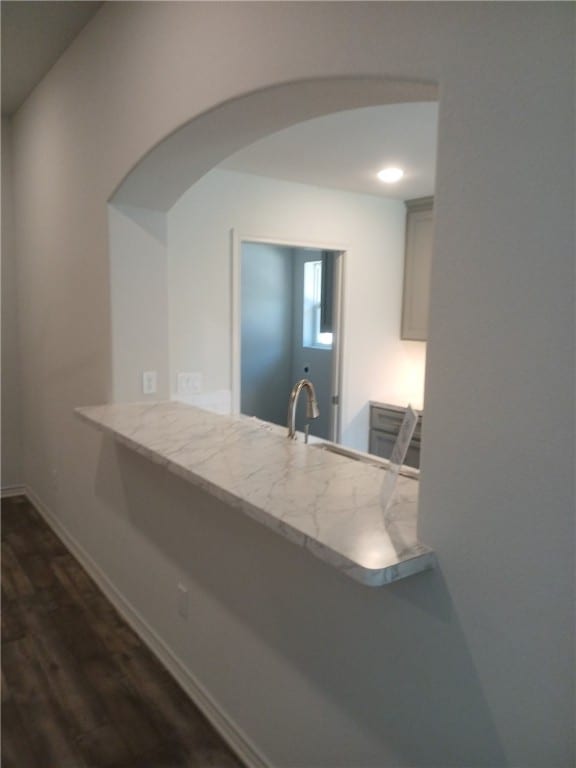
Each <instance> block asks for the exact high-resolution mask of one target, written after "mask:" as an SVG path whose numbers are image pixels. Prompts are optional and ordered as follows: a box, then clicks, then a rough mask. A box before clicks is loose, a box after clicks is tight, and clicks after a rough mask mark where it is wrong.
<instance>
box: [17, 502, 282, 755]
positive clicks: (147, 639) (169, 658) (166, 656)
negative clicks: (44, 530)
mask: <svg viewBox="0 0 576 768" xmlns="http://www.w3.org/2000/svg"><path fill="white" fill-rule="evenodd" d="M20 492H21V493H23V494H24V495H26V496H27V497H28V498H29V499H30V501H31V502H32V504H33V505H34V506H35V507H36V509H37V510H38V512H39V513H40V514H41V515H42V517H43V518H44V520H45V521H46V523H47V524H48V525H49V526H50V527H51V528H52V529H53V530H54V532H55V533H56V534H58V536H59V537H60V538H61V539H62V541H63V542H64V543H65V544H66V546H67V547H68V549H69V550H70V551H71V552H72V554H73V555H74V557H76V558H77V559H78V560H79V562H80V563H81V564H82V566H83V567H84V568H85V569H86V570H87V571H88V573H89V574H90V576H91V577H92V578H93V579H94V581H95V582H96V584H97V585H98V586H99V587H100V589H101V590H102V592H104V594H105V595H106V597H107V598H108V600H110V602H111V603H112V605H113V606H114V607H115V608H116V610H117V611H118V612H119V613H120V615H121V616H122V617H123V618H124V619H125V621H126V622H127V623H128V624H129V625H130V626H131V627H132V629H133V630H134V632H136V634H137V635H138V637H139V638H140V639H141V640H142V642H143V643H145V644H146V646H147V647H148V648H149V649H150V650H151V651H152V653H153V654H154V655H155V656H156V658H157V659H158V660H159V662H160V663H161V664H162V665H163V666H164V667H165V668H166V669H167V670H168V672H170V674H171V675H172V677H173V678H174V679H175V680H176V682H177V683H178V685H180V687H181V688H183V689H184V691H185V692H186V693H187V694H188V696H189V697H190V698H191V699H192V701H193V702H194V703H195V704H196V706H197V707H198V708H199V709H200V710H201V711H202V712H203V713H204V715H205V716H206V718H207V719H208V720H209V721H210V723H211V724H212V725H213V726H214V728H215V729H216V730H217V731H218V733H219V734H220V735H221V736H222V738H223V739H224V741H225V742H226V743H227V744H228V745H229V747H230V748H231V749H232V750H233V751H234V752H235V753H236V754H237V755H238V757H239V758H240V760H241V761H242V762H243V763H244V764H245V765H246V767H247V768H271V766H270V763H269V762H268V761H267V760H266V759H265V758H264V756H263V755H262V754H261V753H260V752H259V750H258V749H257V748H256V747H255V746H254V744H252V743H251V741H250V740H249V739H248V738H247V736H246V735H245V734H244V733H243V732H242V730H241V729H240V728H239V727H238V726H237V725H236V724H235V723H234V722H233V721H232V720H231V719H230V717H229V716H228V715H227V714H226V713H225V712H223V711H222V709H221V708H220V707H219V706H218V704H217V703H216V702H215V701H214V699H213V698H212V696H211V695H210V694H209V693H208V691H207V690H206V689H205V688H204V686H203V685H202V684H201V683H200V682H199V681H198V680H197V679H196V678H195V677H194V675H193V674H192V673H191V672H190V671H189V670H188V669H187V668H186V667H185V666H184V664H183V663H182V662H181V661H180V659H179V658H178V657H177V656H176V655H175V654H174V653H173V652H172V651H171V649H170V648H169V647H168V646H167V645H166V643H165V642H164V641H163V640H162V638H160V637H159V636H158V634H157V633H156V632H155V630H154V629H152V627H151V626H150V625H149V624H148V623H147V621H146V620H145V619H144V618H143V617H142V616H141V615H140V613H139V612H138V611H137V610H136V609H135V608H134V607H133V606H132V605H131V603H130V602H129V601H128V600H126V598H125V597H124V596H123V595H122V594H121V593H120V592H119V591H118V590H117V589H116V587H115V586H114V584H112V582H111V581H110V580H109V579H108V577H107V576H106V574H105V573H104V572H103V571H102V570H101V568H100V567H99V566H98V564H97V563H96V562H95V561H94V560H93V559H92V557H91V556H90V555H89V554H88V553H87V552H86V550H85V549H84V548H83V547H82V545H81V544H79V543H78V541H77V540H76V539H75V538H74V537H73V536H72V535H71V534H70V533H69V532H68V531H67V529H66V528H65V527H64V526H63V525H62V523H61V522H60V521H59V520H58V519H57V518H56V517H55V516H54V514H53V513H52V512H51V511H50V510H49V509H48V507H46V506H45V505H44V504H43V503H42V502H41V501H40V499H39V498H38V496H37V495H36V493H34V491H33V490H32V489H31V488H29V487H26V488H23V489H21V491H20ZM13 495H15V494H13Z"/></svg>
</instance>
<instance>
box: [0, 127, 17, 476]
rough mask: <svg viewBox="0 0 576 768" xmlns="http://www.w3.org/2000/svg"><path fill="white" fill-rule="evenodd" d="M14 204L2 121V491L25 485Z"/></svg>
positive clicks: (8, 135)
mask: <svg viewBox="0 0 576 768" xmlns="http://www.w3.org/2000/svg"><path fill="white" fill-rule="evenodd" d="M13 217H14V211H13V204H12V126H11V122H10V120H9V119H8V118H5V117H3V118H2V470H1V482H2V489H3V490H8V489H10V488H18V487H19V486H21V485H22V466H21V445H20V440H21V433H20V361H19V348H18V296H17V290H18V288H17V274H16V268H17V260H16V248H15V246H16V244H15V241H14V218H13Z"/></svg>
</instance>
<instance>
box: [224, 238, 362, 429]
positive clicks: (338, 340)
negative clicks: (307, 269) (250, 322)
mask: <svg viewBox="0 0 576 768" xmlns="http://www.w3.org/2000/svg"><path fill="white" fill-rule="evenodd" d="M230 241H231V258H232V269H231V275H232V285H231V294H232V299H231V317H230V321H231V328H230V338H231V344H230V350H231V365H230V371H231V381H230V389H231V392H232V413H233V414H234V415H238V414H240V388H241V375H242V343H241V340H242V246H243V245H244V244H245V243H262V244H265V245H278V246H280V247H284V248H312V249H316V250H323V251H333V252H334V253H335V254H336V263H335V270H334V331H333V333H334V339H333V347H332V352H333V354H332V378H331V389H332V394H331V403H330V440H332V441H333V442H336V443H339V442H340V439H341V432H342V381H343V350H344V289H345V272H346V270H345V265H346V255H347V253H348V252H349V250H350V249H349V248H348V246H347V245H343V244H342V243H327V242H324V241H323V242H317V241H313V240H301V239H299V238H296V237H295V238H288V239H287V238H282V237H270V236H263V235H249V234H245V233H240V232H238V230H237V229H235V228H232V229H231V230H230ZM286 408H288V403H286Z"/></svg>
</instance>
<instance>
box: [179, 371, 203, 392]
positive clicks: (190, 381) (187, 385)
mask: <svg viewBox="0 0 576 768" xmlns="http://www.w3.org/2000/svg"><path fill="white" fill-rule="evenodd" d="M201 392H202V374H201V373H199V372H190V373H179V374H178V394H179V395H199V394H200V393H201Z"/></svg>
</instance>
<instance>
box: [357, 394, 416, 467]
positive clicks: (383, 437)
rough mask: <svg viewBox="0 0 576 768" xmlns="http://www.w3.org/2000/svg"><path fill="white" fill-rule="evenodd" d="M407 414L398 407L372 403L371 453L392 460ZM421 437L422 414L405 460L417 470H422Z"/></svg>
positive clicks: (403, 409)
mask: <svg viewBox="0 0 576 768" xmlns="http://www.w3.org/2000/svg"><path fill="white" fill-rule="evenodd" d="M405 412H406V409H405V408H401V407H399V406H397V405H386V404H385V403H370V439H369V448H368V450H369V451H370V453H373V454H374V455H375V456H380V458H382V459H389V458H390V454H391V453H392V449H393V448H394V443H395V442H396V437H397V435H398V432H399V431H400V425H401V424H402V419H403V418H404V413H405ZM421 435H422V414H420V416H419V417H418V424H417V425H416V429H415V430H414V436H413V437H412V440H411V442H410V447H409V448H408V453H407V454H406V458H405V460H404V463H405V464H406V465H408V466H409V467H415V468H416V469H420V440H421Z"/></svg>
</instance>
